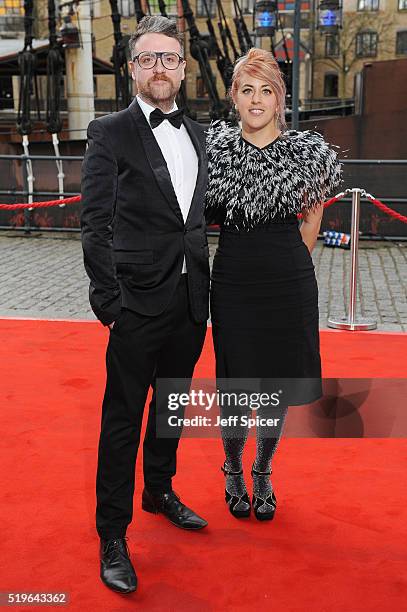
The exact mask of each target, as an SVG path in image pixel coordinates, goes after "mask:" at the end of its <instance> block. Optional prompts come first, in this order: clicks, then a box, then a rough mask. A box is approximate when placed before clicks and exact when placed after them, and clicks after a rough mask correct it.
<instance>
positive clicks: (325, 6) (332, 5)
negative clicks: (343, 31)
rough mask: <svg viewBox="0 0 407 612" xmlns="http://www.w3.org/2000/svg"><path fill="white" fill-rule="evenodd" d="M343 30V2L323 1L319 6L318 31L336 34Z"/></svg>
mask: <svg viewBox="0 0 407 612" xmlns="http://www.w3.org/2000/svg"><path fill="white" fill-rule="evenodd" d="M340 28H342V0H321V2H320V3H319V5H318V18H317V29H318V30H320V31H321V34H322V33H326V34H335V33H336V32H337V31H338V30H339V29H340Z"/></svg>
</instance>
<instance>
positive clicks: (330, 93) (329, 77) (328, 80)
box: [324, 72, 338, 98]
mask: <svg viewBox="0 0 407 612" xmlns="http://www.w3.org/2000/svg"><path fill="white" fill-rule="evenodd" d="M337 97H338V75H337V74H336V73H329V72H327V73H326V74H325V76H324V98H337Z"/></svg>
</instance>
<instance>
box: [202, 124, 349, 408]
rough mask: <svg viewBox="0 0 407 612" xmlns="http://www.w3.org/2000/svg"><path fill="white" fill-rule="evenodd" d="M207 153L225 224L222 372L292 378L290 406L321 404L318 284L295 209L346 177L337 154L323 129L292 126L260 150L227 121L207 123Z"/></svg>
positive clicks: (213, 211) (219, 311)
mask: <svg viewBox="0 0 407 612" xmlns="http://www.w3.org/2000/svg"><path fill="white" fill-rule="evenodd" d="M207 150H208V162H209V189H208V194H207V215H208V220H209V221H212V222H218V223H220V225H221V232H220V237H219V246H218V249H217V251H216V254H215V258H214V262H213V270H212V286H211V320H212V330H213V340H214V348H215V355H216V376H217V378H218V379H230V378H239V379H241V378H262V379H290V381H289V383H288V382H287V381H286V383H287V384H286V386H285V387H284V389H285V399H286V401H287V403H288V404H289V405H295V404H303V403H308V402H311V401H314V400H315V399H317V398H318V397H320V396H321V384H320V377H321V360H320V352H319V331H318V288H317V282H316V278H315V272H314V265H313V262H312V258H311V256H310V254H309V251H308V248H307V246H306V245H305V244H304V242H303V241H302V238H301V234H300V230H299V222H298V219H297V213H299V212H301V210H303V209H304V208H305V207H309V208H311V207H313V206H316V205H318V204H319V203H320V202H323V201H324V200H326V198H327V196H328V195H329V192H332V190H333V189H334V188H335V187H337V186H338V184H339V183H340V181H341V167H340V164H339V163H338V161H337V159H336V153H335V152H334V151H332V149H330V148H329V147H328V146H327V143H325V142H324V140H323V139H322V137H321V136H320V135H319V134H317V133H314V132H296V131H292V130H291V131H289V132H286V133H283V134H282V135H280V136H279V137H278V138H277V139H276V140H274V141H273V142H272V143H270V144H269V145H268V146H267V147H265V148H264V149H259V148H258V147H255V146H254V145H252V144H250V143H248V142H247V141H245V140H244V139H243V138H242V136H241V134H240V130H239V129H238V128H233V127H228V126H226V125H225V124H223V123H219V124H215V125H213V126H212V127H211V128H210V129H209V132H208V136H207ZM293 379H294V380H293ZM297 379H301V384H299V382H298V381H297ZM304 379H309V380H304ZM296 381H297V382H296Z"/></svg>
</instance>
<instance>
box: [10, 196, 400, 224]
mask: <svg viewBox="0 0 407 612" xmlns="http://www.w3.org/2000/svg"><path fill="white" fill-rule="evenodd" d="M343 196H344V194H343V193H339V194H338V195H336V196H334V197H333V198H330V199H329V200H327V201H326V202H324V208H328V206H331V205H332V204H334V203H335V202H338V201H339V200H340V199H342V197H343ZM366 197H367V198H368V199H369V200H370V201H371V202H372V204H374V206H376V207H377V208H378V209H379V210H381V211H382V212H384V213H385V214H386V215H389V216H390V217H392V218H393V219H397V221H401V222H402V223H407V217H406V216H405V215H402V214H400V213H398V212H397V211H395V210H393V209H392V208H389V206H386V204H383V202H380V200H378V199H377V198H374V197H373V196H372V195H370V194H369V193H368V194H366ZM80 201H81V196H80V195H77V196H73V197H71V198H63V199H61V200H49V201H48V202H32V204H27V203H19V204H0V210H21V209H24V208H48V207H51V206H61V205H63V204H75V203H76V202H80ZM301 216H302V215H301V214H299V215H298V217H299V218H301Z"/></svg>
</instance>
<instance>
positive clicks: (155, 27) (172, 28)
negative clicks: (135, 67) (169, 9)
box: [129, 15, 184, 59]
mask: <svg viewBox="0 0 407 612" xmlns="http://www.w3.org/2000/svg"><path fill="white" fill-rule="evenodd" d="M143 34H164V36H168V37H169V38H175V39H176V40H178V42H179V44H180V45H181V56H182V57H184V37H183V35H182V34H180V33H179V32H178V30H177V24H176V22H175V21H173V20H172V19H167V17H162V16H161V15H146V17H143V19H141V20H140V23H139V24H138V25H137V29H136V31H135V32H134V34H132V36H131V37H130V40H129V49H130V57H131V59H133V58H134V56H135V54H136V52H135V48H136V43H137V41H138V40H139V38H141V36H143Z"/></svg>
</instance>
